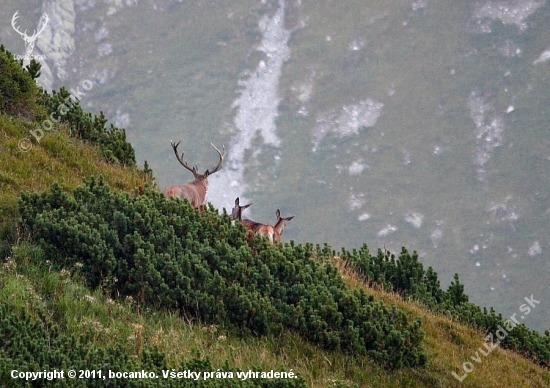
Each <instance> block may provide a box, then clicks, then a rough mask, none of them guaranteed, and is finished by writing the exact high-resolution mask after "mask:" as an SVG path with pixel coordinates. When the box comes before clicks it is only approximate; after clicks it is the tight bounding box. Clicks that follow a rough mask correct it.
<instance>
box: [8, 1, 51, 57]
mask: <svg viewBox="0 0 550 388" xmlns="http://www.w3.org/2000/svg"><path fill="white" fill-rule="evenodd" d="M18 13H19V11H15V13H14V14H13V17H12V18H11V26H12V27H13V29H14V30H15V31H16V32H17V33H18V34H19V35H21V37H22V38H23V40H24V41H25V55H16V56H15V57H16V59H26V60H30V59H44V55H33V53H32V52H33V51H34V44H35V43H36V38H37V37H38V35H40V34H41V33H42V31H44V28H46V25H47V24H48V21H49V20H50V18H49V17H48V15H47V14H44V15H42V17H41V18H40V21H39V22H38V27H37V28H38V31H37V30H34V32H33V34H32V35H31V36H29V35H27V30H25V31H24V32H21V31H20V30H19V27H17V25H16V24H15V22H16V20H17V18H18V17H19V15H18Z"/></svg>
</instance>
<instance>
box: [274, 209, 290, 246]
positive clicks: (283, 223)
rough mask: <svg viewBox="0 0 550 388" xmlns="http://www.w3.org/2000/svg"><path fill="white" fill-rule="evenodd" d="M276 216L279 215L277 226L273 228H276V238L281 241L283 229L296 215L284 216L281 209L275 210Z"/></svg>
mask: <svg viewBox="0 0 550 388" xmlns="http://www.w3.org/2000/svg"><path fill="white" fill-rule="evenodd" d="M275 216H276V217H277V222H275V226H274V227H273V229H275V239H276V240H277V241H279V242H281V236H282V235H283V230H284V228H285V226H286V223H287V222H288V221H290V220H291V219H293V218H294V216H290V217H286V218H282V217H281V212H280V211H279V209H277V211H276V212H275Z"/></svg>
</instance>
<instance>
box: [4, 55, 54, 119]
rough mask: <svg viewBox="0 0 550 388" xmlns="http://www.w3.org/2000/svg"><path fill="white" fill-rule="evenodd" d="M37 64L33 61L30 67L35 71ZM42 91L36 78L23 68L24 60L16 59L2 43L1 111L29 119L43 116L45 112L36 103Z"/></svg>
mask: <svg viewBox="0 0 550 388" xmlns="http://www.w3.org/2000/svg"><path fill="white" fill-rule="evenodd" d="M37 64H38V62H36V61H33V62H32V63H31V65H30V69H32V70H33V71H34V70H35V68H36V66H37ZM38 66H39V64H38ZM40 93H41V91H40V89H39V88H38V86H37V85H36V83H35V81H34V79H33V78H32V77H31V76H30V74H29V73H28V72H27V71H25V70H24V69H23V66H22V61H19V62H18V61H16V60H15V59H14V57H13V54H12V53H10V52H9V51H7V50H6V49H5V48H4V46H3V45H0V112H5V113H7V114H9V115H12V116H15V117H23V118H25V119H27V120H33V119H35V118H39V117H42V116H43V114H44V112H43V111H41V109H40V107H39V106H38V104H37V103H36V101H37V99H38V97H39V95H40Z"/></svg>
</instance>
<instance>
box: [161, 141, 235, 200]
mask: <svg viewBox="0 0 550 388" xmlns="http://www.w3.org/2000/svg"><path fill="white" fill-rule="evenodd" d="M170 144H171V145H172V148H173V150H174V153H175V154H176V158H177V159H178V162H180V164H181V165H182V166H183V167H185V168H186V169H187V170H189V171H191V173H192V174H193V176H194V177H195V179H194V180H193V181H192V182H189V183H185V184H182V185H174V186H170V187H168V188H167V189H166V190H165V191H164V196H165V197H166V198H179V199H187V200H188V201H189V202H190V203H191V205H192V206H193V207H195V208H198V207H200V206H201V205H202V204H203V202H204V198H205V197H206V191H207V190H208V177H209V176H210V175H212V174H214V173H215V172H218V171H219V170H220V169H221V168H222V163H223V158H224V157H225V148H223V153H221V152H220V150H219V149H217V148H216V147H215V146H214V144H211V145H212V147H214V149H215V150H216V151H217V152H218V154H219V156H220V161H219V162H218V164H217V165H216V167H214V168H213V169H212V171H210V170H206V171H205V172H204V173H203V174H199V172H198V168H197V167H189V165H188V164H187V161H184V160H183V152H182V154H181V156H180V155H179V153H178V146H179V144H180V142H177V143H176V144H174V143H173V142H170Z"/></svg>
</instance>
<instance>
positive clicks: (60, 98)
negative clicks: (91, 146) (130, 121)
mask: <svg viewBox="0 0 550 388" xmlns="http://www.w3.org/2000/svg"><path fill="white" fill-rule="evenodd" d="M41 102H42V104H43V105H44V107H45V108H46V111H47V112H48V115H50V114H54V115H55V116H54V117H56V118H57V119H59V120H60V123H65V124H67V125H68V126H69V129H70V131H71V135H72V136H75V137H78V138H80V139H83V140H88V141H91V142H92V143H96V144H98V145H99V147H100V149H101V151H102V152H103V156H104V157H105V159H107V161H109V162H119V163H121V164H124V165H128V166H135V165H136V157H135V151H134V149H133V147H132V145H131V144H130V143H128V142H127V141H126V131H125V130H124V129H123V128H118V127H115V126H114V125H113V124H110V126H109V127H107V126H106V124H107V119H106V118H105V116H104V115H103V112H100V113H99V115H97V116H95V115H93V114H91V113H88V112H84V110H83V109H82V107H81V106H80V101H79V100H77V99H76V97H74V96H72V95H71V93H70V92H69V91H68V90H67V89H65V88H63V87H62V88H61V89H60V90H59V92H57V91H55V90H54V91H53V92H52V94H51V95H50V94H49V93H47V92H44V94H43V96H42V98H41Z"/></svg>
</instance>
